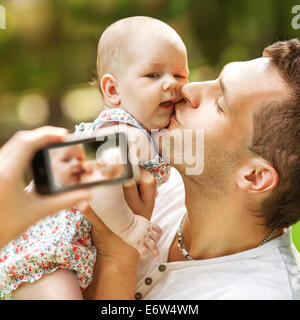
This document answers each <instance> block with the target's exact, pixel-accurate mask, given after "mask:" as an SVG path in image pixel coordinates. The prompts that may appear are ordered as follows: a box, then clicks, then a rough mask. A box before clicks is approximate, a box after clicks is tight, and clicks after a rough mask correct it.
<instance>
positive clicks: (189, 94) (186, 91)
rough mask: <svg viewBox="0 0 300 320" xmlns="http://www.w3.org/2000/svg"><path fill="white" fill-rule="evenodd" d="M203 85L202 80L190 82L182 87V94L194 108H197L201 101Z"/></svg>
mask: <svg viewBox="0 0 300 320" xmlns="http://www.w3.org/2000/svg"><path fill="white" fill-rule="evenodd" d="M201 86H202V82H190V83H187V84H186V85H184V86H183V87H182V89H181V93H182V96H183V98H184V99H185V100H187V101H188V102H190V104H191V106H192V107H193V108H197V107H199V105H200V102H201Z"/></svg>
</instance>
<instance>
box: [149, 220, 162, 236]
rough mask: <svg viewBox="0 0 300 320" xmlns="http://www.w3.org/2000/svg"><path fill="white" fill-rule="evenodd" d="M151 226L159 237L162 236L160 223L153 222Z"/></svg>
mask: <svg viewBox="0 0 300 320" xmlns="http://www.w3.org/2000/svg"><path fill="white" fill-rule="evenodd" d="M151 228H152V230H153V231H154V232H155V233H156V234H157V235H158V236H159V237H161V236H162V229H161V227H160V226H159V225H157V224H155V223H151Z"/></svg>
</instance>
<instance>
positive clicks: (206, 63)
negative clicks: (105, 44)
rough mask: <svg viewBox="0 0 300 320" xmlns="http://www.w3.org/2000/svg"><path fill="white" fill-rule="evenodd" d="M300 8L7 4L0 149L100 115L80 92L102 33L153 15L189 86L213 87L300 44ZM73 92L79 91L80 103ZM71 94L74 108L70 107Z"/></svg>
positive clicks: (0, 68)
mask: <svg viewBox="0 0 300 320" xmlns="http://www.w3.org/2000/svg"><path fill="white" fill-rule="evenodd" d="M296 4H297V1H288V0H241V1H238V0H226V1H225V0H209V1H208V0H197V1H196V0H110V1H107V0H7V1H1V0H0V5H3V6H4V7H5V9H6V29H5V30H0V75H1V81H0V145H2V144H3V143H4V142H5V141H6V140H7V139H8V137H10V136H11V135H12V134H13V133H14V132H16V131H17V130H19V129H24V128H25V129H28V128H33V127H37V126H40V125H43V124H51V125H60V126H65V127H67V128H68V129H70V130H73V127H74V124H75V123H76V122H79V121H81V120H83V121H87V120H92V119H93V118H94V117H95V116H96V115H97V113H98V112H99V111H100V109H101V98H100V95H99V96H95V94H93V95H91V96H90V97H91V101H90V104H89V108H87V105H88V99H87V98H86V99H85V98H84V97H87V96H86V95H85V94H84V92H87V91H82V92H83V94H82V95H81V96H80V95H78V94H79V93H78V92H79V91H80V90H81V88H82V90H83V89H85V90H86V89H87V88H88V87H89V82H90V81H91V80H92V78H93V77H94V76H95V62H96V48H97V42H98V39H99V37H100V35H101V33H102V32H103V30H104V29H105V28H106V27H107V26H108V25H109V24H111V23H113V22H114V21H116V20H118V19H120V18H124V17H127V16H133V15H146V16H152V17H155V18H158V19H161V20H163V21H165V22H167V23H169V24H170V25H171V26H173V27H174V28H175V30H177V32H178V33H179V34H180V35H181V36H182V38H183V40H184V42H185V43H186V46H187V49H188V57H189V67H190V80H192V81H193V80H209V79H213V78H215V77H216V76H217V75H218V73H219V72H220V70H221V68H222V67H223V65H224V64H226V63H228V62H230V61H234V60H247V59H252V58H256V57H258V56H260V55H261V52H262V50H263V48H264V47H266V46H267V45H268V44H271V43H273V42H275V41H277V40H283V39H289V38H292V37H299V33H300V30H294V29H293V28H292V25H291V20H292V18H293V14H292V12H291V11H292V7H293V6H294V5H296ZM298 4H299V1H298ZM72 90H76V94H74V95H73V99H71V98H70V92H72ZM67 95H68V97H69V98H68V99H65V100H66V101H67V102H68V105H67V106H65V108H63V106H64V105H63V101H64V100H63V99H64V98H65V97H66V96H67ZM25 97H26V99H25ZM78 97H81V98H78ZM92 97H93V99H92ZM76 102H77V106H76ZM73 104H74V107H73ZM34 105H36V106H35V107H34ZM72 113H74V114H76V115H77V118H76V117H73V116H72ZM299 246H300V241H299Z"/></svg>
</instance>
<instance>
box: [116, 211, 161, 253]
mask: <svg viewBox="0 0 300 320" xmlns="http://www.w3.org/2000/svg"><path fill="white" fill-rule="evenodd" d="M161 235H162V231H161V228H160V227H159V226H158V225H156V224H153V223H151V222H150V221H149V220H147V219H146V218H144V217H142V216H139V215H134V220H133V223H132V225H131V226H130V227H129V228H128V229H127V230H125V231H124V232H122V234H120V235H119V236H120V237H121V238H122V239H123V240H124V241H125V242H127V243H128V244H129V245H131V246H132V247H134V248H135V249H136V250H137V251H138V253H139V255H140V257H141V259H145V258H146V256H147V251H148V250H150V251H151V253H152V255H153V256H154V257H158V256H159V250H158V246H157V243H158V241H159V239H160V237H161Z"/></svg>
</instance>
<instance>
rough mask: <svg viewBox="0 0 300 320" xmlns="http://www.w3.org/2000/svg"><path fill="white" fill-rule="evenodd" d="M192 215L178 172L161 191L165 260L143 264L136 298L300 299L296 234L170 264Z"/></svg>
mask: <svg viewBox="0 0 300 320" xmlns="http://www.w3.org/2000/svg"><path fill="white" fill-rule="evenodd" d="M185 212H186V208H185V196H184V185H183V182H182V179H181V176H180V174H179V173H178V172H177V171H176V170H175V169H174V168H172V173H171V177H170V180H169V182H167V183H165V184H163V185H162V186H161V187H160V188H159V190H158V196H157V199H156V205H155V209H154V212H153V216H152V221H153V222H154V223H157V224H158V225H159V226H160V227H161V228H162V230H163V235H162V238H161V240H160V242H159V249H160V256H159V258H157V259H153V258H152V257H151V256H150V255H149V256H148V258H147V259H146V260H142V261H140V264H139V268H138V272H137V285H136V295H135V297H136V299H161V300H165V299H171V300H205V299H300V255H299V253H298V251H297V249H296V248H295V246H294V244H293V243H292V240H291V231H290V230H288V231H287V232H286V233H284V234H283V235H282V236H280V237H278V238H276V239H274V240H271V241H269V242H268V243H266V244H265V245H263V246H261V247H258V248H254V249H251V250H247V251H243V252H240V253H237V254H233V255H228V256H224V257H219V258H213V259H206V260H197V261H178V262H169V263H168V262H167V259H168V252H169V247H170V245H171V243H172V241H173V239H174V237H175V234H176V232H177V230H178V227H179V223H180V221H181V218H182V217H183V215H184V214H185Z"/></svg>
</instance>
